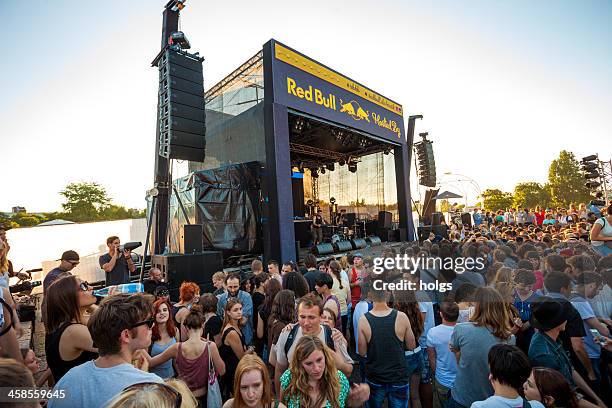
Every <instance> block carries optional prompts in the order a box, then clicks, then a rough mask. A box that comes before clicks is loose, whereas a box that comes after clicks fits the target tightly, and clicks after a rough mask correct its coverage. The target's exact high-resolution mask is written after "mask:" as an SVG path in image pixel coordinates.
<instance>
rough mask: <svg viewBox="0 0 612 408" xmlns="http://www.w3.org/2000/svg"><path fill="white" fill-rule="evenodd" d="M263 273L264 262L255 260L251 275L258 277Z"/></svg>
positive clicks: (252, 264) (252, 263)
mask: <svg viewBox="0 0 612 408" xmlns="http://www.w3.org/2000/svg"><path fill="white" fill-rule="evenodd" d="M263 271H264V270H263V262H261V261H260V260H259V259H253V262H251V273H252V274H253V275H255V276H257V275H259V274H260V273H262V272H263Z"/></svg>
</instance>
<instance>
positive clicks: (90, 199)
mask: <svg viewBox="0 0 612 408" xmlns="http://www.w3.org/2000/svg"><path fill="white" fill-rule="evenodd" d="M60 194H61V195H62V196H64V198H65V199H66V202H65V203H63V204H62V208H64V210H65V211H66V218H67V219H69V220H70V221H81V222H84V221H95V220H97V219H98V216H99V214H100V213H101V212H104V211H105V210H106V208H108V207H109V206H110V197H108V194H107V193H106V189H105V188H104V187H102V186H100V185H99V184H98V183H87V182H81V183H70V184H68V185H67V186H66V187H65V188H64V190H62V191H60Z"/></svg>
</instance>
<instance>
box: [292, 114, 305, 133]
mask: <svg viewBox="0 0 612 408" xmlns="http://www.w3.org/2000/svg"><path fill="white" fill-rule="evenodd" d="M305 124H306V121H305V120H304V118H301V117H298V118H297V119H296V120H295V123H294V124H293V130H294V131H295V132H296V133H301V132H302V129H304V125H305Z"/></svg>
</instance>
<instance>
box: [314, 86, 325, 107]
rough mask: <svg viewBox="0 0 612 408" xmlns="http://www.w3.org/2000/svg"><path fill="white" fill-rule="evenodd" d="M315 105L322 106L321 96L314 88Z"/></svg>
mask: <svg viewBox="0 0 612 408" xmlns="http://www.w3.org/2000/svg"><path fill="white" fill-rule="evenodd" d="M315 103H317V104H318V105H323V94H322V93H321V91H319V90H318V89H316V88H315Z"/></svg>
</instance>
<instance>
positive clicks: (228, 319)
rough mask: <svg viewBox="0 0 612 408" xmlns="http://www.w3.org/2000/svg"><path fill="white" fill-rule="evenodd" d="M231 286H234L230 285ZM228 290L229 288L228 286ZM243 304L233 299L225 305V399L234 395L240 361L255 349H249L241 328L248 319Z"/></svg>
mask: <svg viewBox="0 0 612 408" xmlns="http://www.w3.org/2000/svg"><path fill="white" fill-rule="evenodd" d="M230 284H233V282H232V283H230ZM228 290H230V289H229V286H228ZM242 309H243V307H242V303H241V302H240V300H239V299H238V298H231V299H229V300H228V301H227V303H226V305H225V312H224V314H223V329H222V335H221V347H219V352H220V353H221V357H222V358H223V361H225V368H226V370H225V374H224V375H223V376H222V377H221V392H222V395H223V396H224V397H225V398H229V397H230V396H231V393H232V385H233V383H234V373H235V372H236V366H237V365H238V361H240V359H241V358H242V357H243V356H244V355H245V354H252V353H253V348H251V347H248V348H247V345H246V342H245V340H244V335H243V334H242V330H241V326H244V321H245V320H246V317H245V316H244V315H243V314H242Z"/></svg>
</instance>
